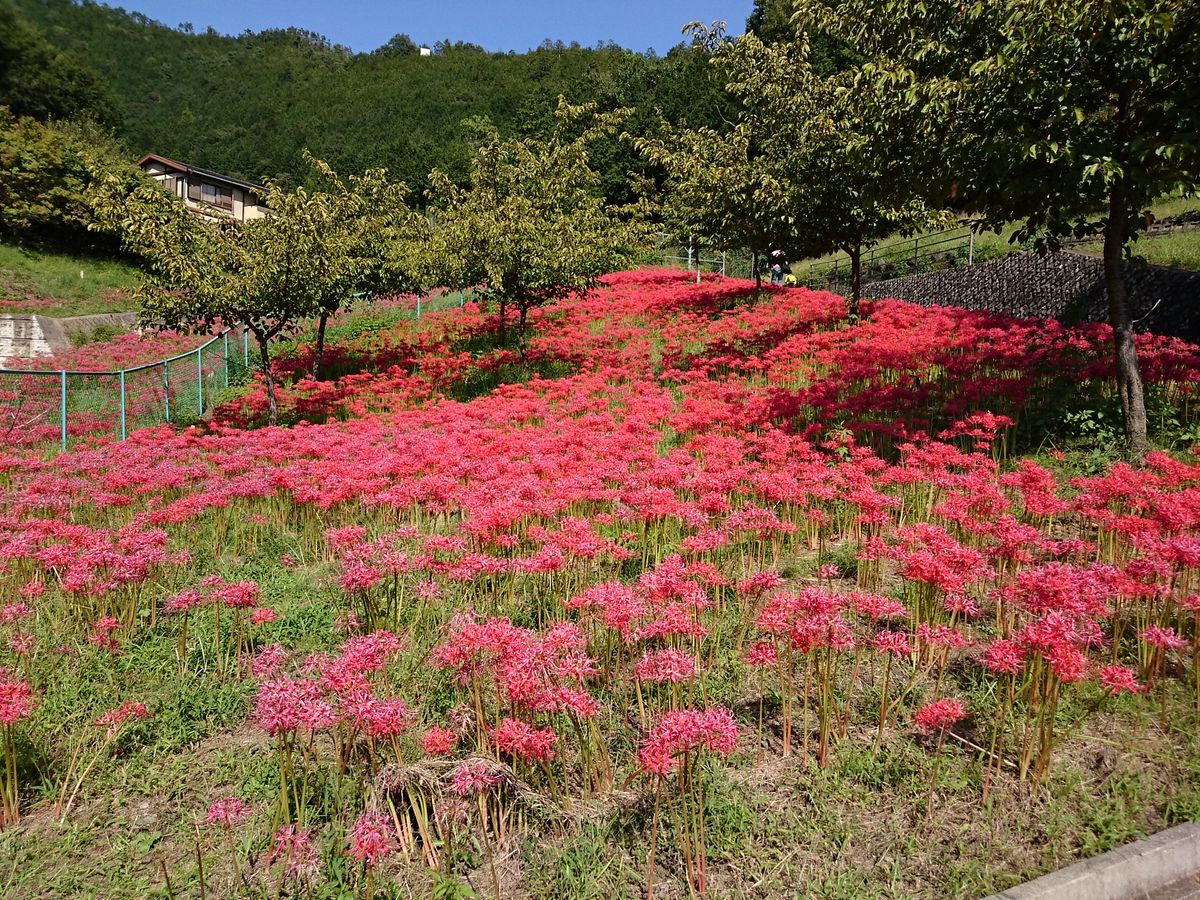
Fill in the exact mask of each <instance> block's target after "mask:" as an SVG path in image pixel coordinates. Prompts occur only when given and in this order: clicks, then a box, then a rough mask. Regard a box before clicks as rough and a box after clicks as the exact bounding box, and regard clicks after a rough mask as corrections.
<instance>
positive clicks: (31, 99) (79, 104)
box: [0, 0, 115, 122]
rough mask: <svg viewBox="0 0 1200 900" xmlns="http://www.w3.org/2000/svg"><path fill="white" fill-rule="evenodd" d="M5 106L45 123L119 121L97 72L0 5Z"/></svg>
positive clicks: (0, 0)
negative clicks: (88, 119)
mask: <svg viewBox="0 0 1200 900" xmlns="http://www.w3.org/2000/svg"><path fill="white" fill-rule="evenodd" d="M0 106H7V107H8V108H9V109H10V110H11V111H12V113H13V114H14V115H16V116H18V117H25V116H28V117H30V118H33V119H38V120H40V121H46V120H47V119H65V118H71V117H74V116H79V115H87V116H89V117H91V118H93V119H96V120H97V121H100V122H111V121H112V120H113V119H114V117H115V110H114V108H113V101H112V98H111V97H110V96H109V94H108V91H107V89H106V88H105V87H104V85H103V84H102V83H101V81H100V79H99V78H98V77H97V76H96V74H95V73H94V72H92V71H91V70H89V69H88V68H86V67H85V66H84V65H83V64H81V63H80V62H79V61H78V60H77V59H75V58H73V57H72V56H71V55H69V54H67V53H64V52H62V51H61V50H59V49H56V48H55V47H54V46H52V45H51V43H50V42H49V41H47V40H46V39H45V38H44V37H43V36H42V35H41V34H40V33H39V32H38V31H37V30H36V29H35V28H34V27H33V26H31V25H30V24H29V23H28V22H27V21H25V19H24V18H22V17H21V15H20V14H19V12H18V11H17V8H16V6H14V5H13V3H12V2H11V0H0Z"/></svg>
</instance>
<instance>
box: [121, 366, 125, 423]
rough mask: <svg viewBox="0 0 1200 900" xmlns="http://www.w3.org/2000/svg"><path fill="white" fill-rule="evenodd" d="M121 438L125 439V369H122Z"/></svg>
mask: <svg viewBox="0 0 1200 900" xmlns="http://www.w3.org/2000/svg"><path fill="white" fill-rule="evenodd" d="M121 440H125V370H124V369H122V370H121Z"/></svg>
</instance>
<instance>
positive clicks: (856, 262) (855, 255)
mask: <svg viewBox="0 0 1200 900" xmlns="http://www.w3.org/2000/svg"><path fill="white" fill-rule="evenodd" d="M860 297H862V241H861V240H858V241H856V242H855V243H854V246H853V247H851V248H850V315H849V316H847V318H848V319H849V321H850V324H851V325H857V324H858V301H859V298H860Z"/></svg>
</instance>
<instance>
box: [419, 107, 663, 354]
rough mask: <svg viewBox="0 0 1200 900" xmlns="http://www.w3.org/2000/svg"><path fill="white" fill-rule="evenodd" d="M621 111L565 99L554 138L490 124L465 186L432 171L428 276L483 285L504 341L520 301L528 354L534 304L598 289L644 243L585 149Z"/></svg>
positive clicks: (607, 131)
mask: <svg viewBox="0 0 1200 900" xmlns="http://www.w3.org/2000/svg"><path fill="white" fill-rule="evenodd" d="M620 116H621V113H620V112H617V113H610V114H606V115H597V114H596V110H595V108H594V107H593V106H584V107H574V106H571V105H569V104H568V103H566V102H565V101H560V103H559V106H558V109H557V112H556V114H555V119H556V125H555V129H554V132H553V134H552V135H551V136H550V137H549V138H548V139H545V140H542V139H537V138H509V139H505V138H502V137H501V136H500V135H499V134H498V133H496V132H495V131H494V130H487V129H486V128H485V129H484V130H483V132H482V134H481V135H480V136H479V146H478V149H477V151H476V155H475V158H474V160H473V162H472V165H471V173H470V179H469V182H468V186H467V187H465V188H460V187H457V186H456V185H455V184H454V183H453V181H452V180H451V179H450V177H449V176H448V175H447V174H446V173H444V172H434V173H433V175H432V176H431V181H432V184H433V189H432V194H431V201H432V202H431V205H430V207H429V213H430V216H431V218H432V220H433V223H434V228H433V236H432V244H431V248H430V255H429V260H430V269H431V272H432V273H433V274H432V275H431V280H432V281H434V282H435V283H437V284H442V285H447V286H456V287H478V288H480V289H481V290H482V293H483V296H484V298H485V300H486V301H487V302H490V303H494V304H495V305H496V306H497V307H498V308H499V311H500V321H501V341H503V335H504V330H503V329H504V323H505V315H506V312H507V310H508V308H509V307H515V308H516V310H517V314H518V317H519V318H518V336H519V341H520V347H521V353H522V355H524V354H525V350H526V344H525V325H526V317H527V315H528V312H529V310H530V309H532V308H533V307H535V306H540V305H542V304H545V303H550V302H553V301H555V300H559V299H562V298H563V297H566V296H568V295H569V294H571V293H573V292H575V291H581V290H586V289H588V288H590V287H592V286H593V285H594V284H595V283H596V279H597V278H598V277H599V276H600V275H602V274H604V273H606V272H611V271H613V270H615V269H617V268H620V267H621V266H622V265H625V264H628V263H629V262H631V261H632V260H633V258H634V257H635V255H636V254H637V252H638V250H639V243H640V239H641V236H642V233H641V232H640V230H639V229H638V228H637V226H636V225H635V224H633V223H632V222H631V221H629V220H628V219H627V218H623V217H622V216H621V215H619V213H618V212H617V211H616V210H615V209H613V208H612V207H611V206H610V205H608V204H607V203H606V202H605V200H604V198H603V197H602V196H601V194H600V192H599V183H600V176H599V173H597V172H596V171H595V170H593V169H592V168H591V166H590V163H589V156H588V145H589V144H590V143H592V142H594V141H596V140H599V139H601V138H604V137H611V136H612V135H613V134H614V133H615V131H616V126H617V122H618V120H619V118H620Z"/></svg>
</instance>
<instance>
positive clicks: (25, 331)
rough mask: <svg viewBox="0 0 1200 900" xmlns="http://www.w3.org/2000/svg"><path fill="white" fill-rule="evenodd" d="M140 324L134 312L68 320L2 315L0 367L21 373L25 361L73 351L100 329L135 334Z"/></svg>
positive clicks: (22, 314)
mask: <svg viewBox="0 0 1200 900" xmlns="http://www.w3.org/2000/svg"><path fill="white" fill-rule="evenodd" d="M137 320H138V315H137V313H135V312H123V313H99V314H97V315H93V316H72V317H70V318H66V319H52V318H50V317H49V316H38V315H33V314H32V313H4V314H0V367H2V368H6V369H19V368H21V362H22V361H23V360H28V359H32V358H34V357H37V356H49V355H50V354H51V353H56V352H58V351H60V350H70V349H71V347H73V346H74V345H75V344H76V342H78V341H79V340H80V339H81V338H85V337H86V336H87V335H89V334H91V333H92V332H93V331H95V330H96V329H98V328H108V329H109V330H111V331H117V332H122V331H132V330H133V329H134V328H136V327H137Z"/></svg>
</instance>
